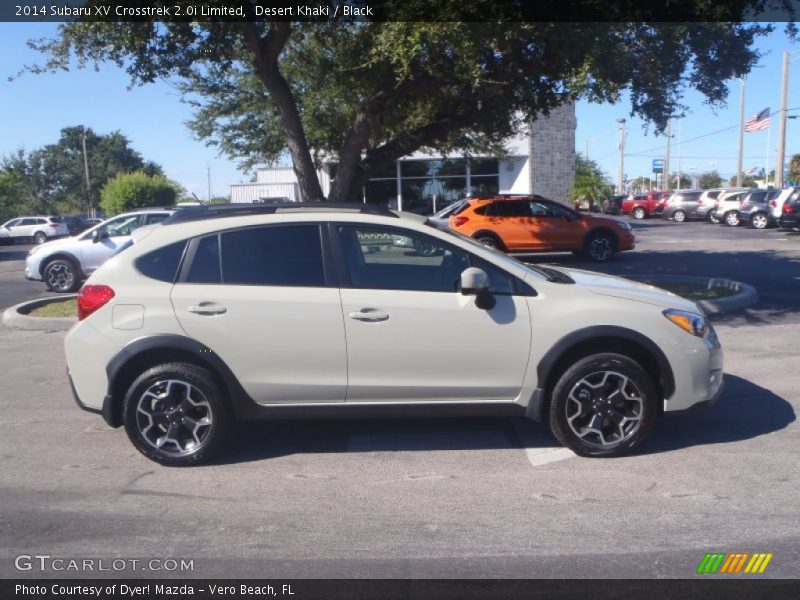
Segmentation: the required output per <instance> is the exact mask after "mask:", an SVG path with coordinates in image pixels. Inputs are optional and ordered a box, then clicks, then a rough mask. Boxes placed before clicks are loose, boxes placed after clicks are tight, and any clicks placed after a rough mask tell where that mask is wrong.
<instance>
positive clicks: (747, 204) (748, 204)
mask: <svg viewBox="0 0 800 600" xmlns="http://www.w3.org/2000/svg"><path fill="white" fill-rule="evenodd" d="M748 206H750V201H749V200H745V201H744V202H742V206H741V207H740V208H747V207H748Z"/></svg>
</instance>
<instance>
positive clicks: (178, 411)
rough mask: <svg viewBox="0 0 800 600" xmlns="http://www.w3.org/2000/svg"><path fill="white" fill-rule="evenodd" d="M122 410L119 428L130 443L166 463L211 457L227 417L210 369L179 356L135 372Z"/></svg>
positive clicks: (183, 464) (228, 423) (195, 461)
mask: <svg viewBox="0 0 800 600" xmlns="http://www.w3.org/2000/svg"><path fill="white" fill-rule="evenodd" d="M122 410H123V415H124V423H125V431H126V432H127V433H128V437H129V438H130V440H131V442H132V443H133V445H134V446H135V447H136V449H137V450H138V451H139V452H141V453H142V454H144V455H145V456H146V457H147V458H149V459H150V460H153V461H155V462H157V463H160V464H162V465H166V466H170V467H186V466H191V465H196V464H200V463H202V462H205V461H208V460H209V459H211V458H213V457H214V456H215V455H216V454H217V453H218V452H219V450H220V449H221V448H222V446H223V444H224V442H225V438H226V437H227V435H228V432H229V430H230V427H231V422H232V419H233V417H232V414H231V410H230V406H229V404H228V400H227V398H226V397H225V396H224V394H223V393H222V391H221V390H220V388H219V386H218V385H217V384H216V383H215V381H214V379H213V377H212V376H211V374H210V373H209V372H208V371H207V370H206V369H204V368H202V367H198V366H196V365H192V364H189V363H179V362H175V363H166V364H163V365H158V366H155V367H152V368H150V369H148V370H147V371H145V372H144V373H142V374H141V375H140V376H139V377H137V378H136V380H135V381H134V382H133V383H132V384H131V386H130V388H129V389H128V392H127V394H126V395H125V400H124V403H123V405H122ZM154 417H155V419H154ZM160 434H163V435H160Z"/></svg>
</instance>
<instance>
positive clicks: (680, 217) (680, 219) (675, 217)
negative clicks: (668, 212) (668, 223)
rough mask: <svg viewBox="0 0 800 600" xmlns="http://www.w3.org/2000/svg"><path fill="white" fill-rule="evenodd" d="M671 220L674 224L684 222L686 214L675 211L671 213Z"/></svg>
mask: <svg viewBox="0 0 800 600" xmlns="http://www.w3.org/2000/svg"><path fill="white" fill-rule="evenodd" d="M672 220H673V221H675V222H676V223H683V222H684V221H686V213H685V212H684V211H682V210H676V211H675V212H674V213H672Z"/></svg>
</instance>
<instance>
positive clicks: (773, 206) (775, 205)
mask: <svg viewBox="0 0 800 600" xmlns="http://www.w3.org/2000/svg"><path fill="white" fill-rule="evenodd" d="M769 205H770V206H771V207H772V208H776V207H777V206H778V203H777V202H776V201H775V200H772V201H771V202H770V203H769Z"/></svg>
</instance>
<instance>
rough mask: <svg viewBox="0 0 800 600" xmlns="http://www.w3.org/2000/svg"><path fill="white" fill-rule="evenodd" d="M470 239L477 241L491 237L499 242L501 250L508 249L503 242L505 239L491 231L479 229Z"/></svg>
mask: <svg viewBox="0 0 800 600" xmlns="http://www.w3.org/2000/svg"><path fill="white" fill-rule="evenodd" d="M470 237H471V238H472V239H473V240H477V239H478V238H481V237H491V238H494V239H495V240H497V242H498V243H499V244H500V247H501V248H505V247H506V245H505V243H504V242H503V238H501V237H500V236H499V235H498V234H497V233H495V232H494V231H492V230H491V229H479V230H478V231H476V232H475V233H473V234H472V235H471V236H470Z"/></svg>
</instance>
